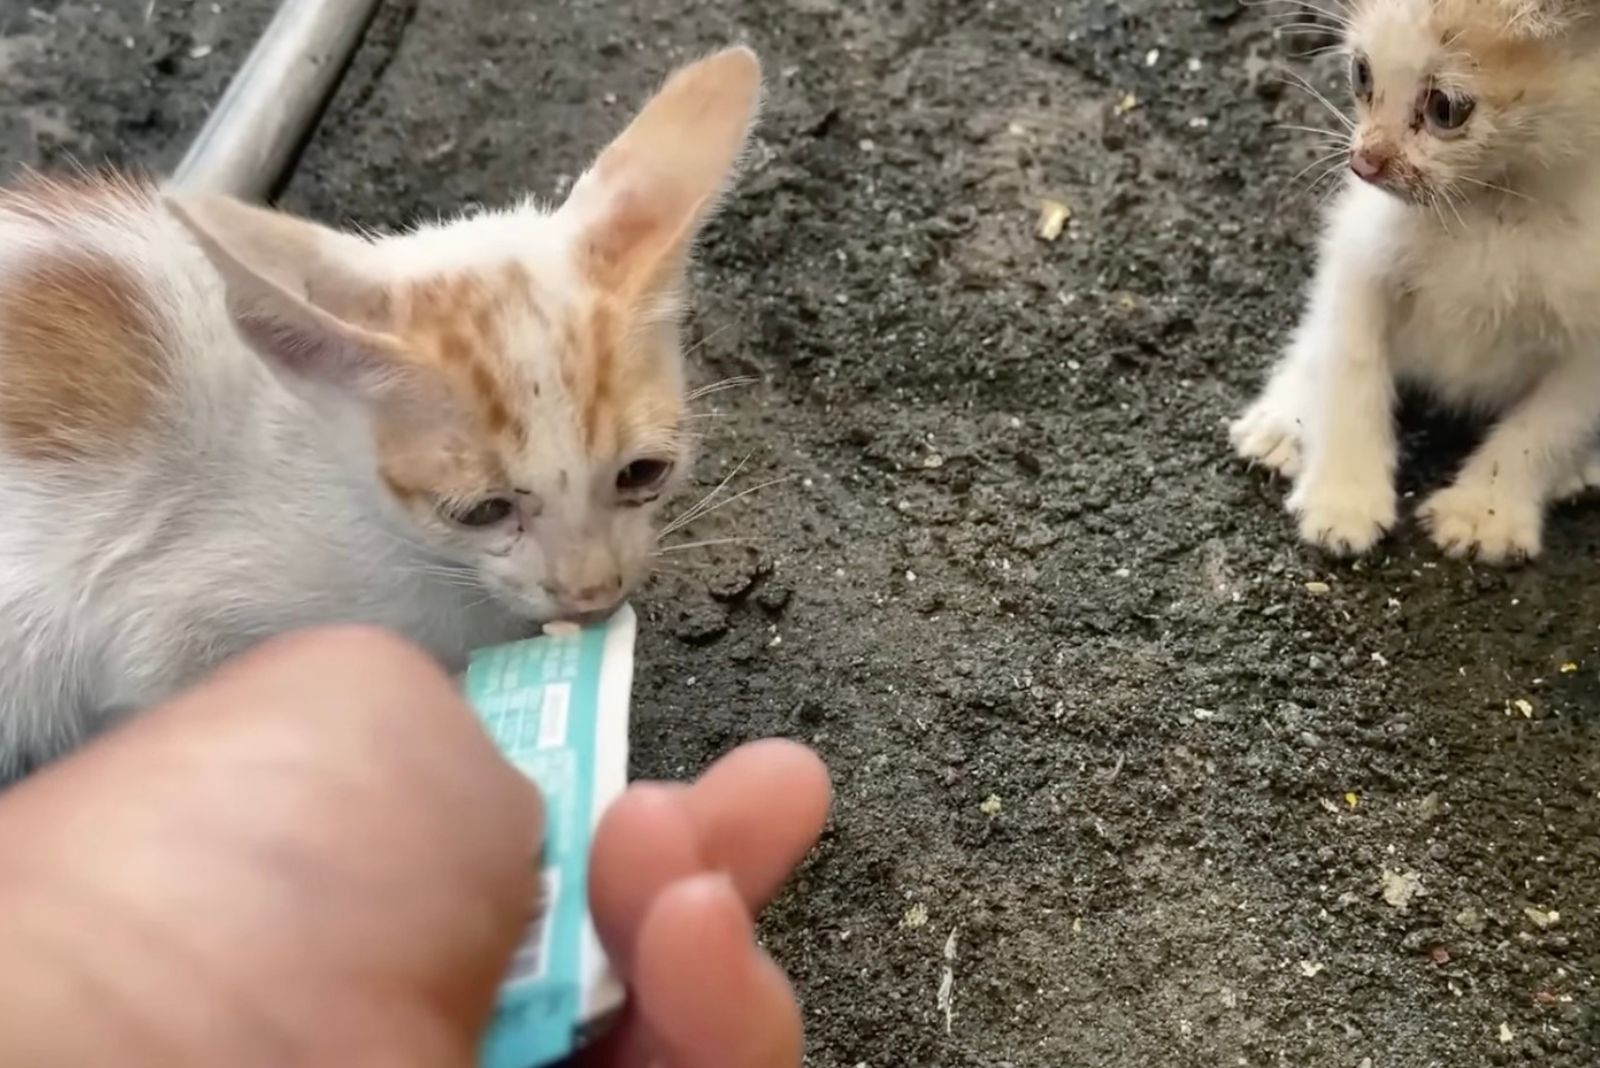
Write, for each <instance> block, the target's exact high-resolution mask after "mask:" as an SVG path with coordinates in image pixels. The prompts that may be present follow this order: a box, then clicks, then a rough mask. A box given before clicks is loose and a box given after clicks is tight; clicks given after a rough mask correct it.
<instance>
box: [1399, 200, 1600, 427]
mask: <svg viewBox="0 0 1600 1068" xmlns="http://www.w3.org/2000/svg"><path fill="white" fill-rule="evenodd" d="M1590 232H1592V231H1591V229H1590V228H1587V227H1577V226H1574V227H1571V228H1568V229H1567V230H1565V231H1562V230H1560V229H1557V228H1554V227H1550V226H1539V227H1533V226H1526V225H1523V226H1504V225H1488V224H1485V225H1481V226H1472V227H1468V228H1458V229H1457V230H1455V231H1454V232H1442V231H1432V232H1429V233H1425V234H1422V235H1418V236H1417V237H1415V238H1414V240H1413V241H1412V242H1411V243H1410V244H1409V246H1408V247H1404V248H1403V250H1402V252H1401V255H1400V256H1399V258H1398V262H1397V264H1396V267H1397V272H1396V276H1395V280H1394V285H1395V291H1396V303H1395V306H1396V311H1397V314H1396V319H1395V326H1394V337H1393V340H1394V351H1395V359H1396V362H1397V365H1398V369H1399V371H1400V373H1401V374H1402V375H1403V376H1405V377H1408V378H1411V379H1413V380H1416V381H1418V382H1419V383H1420V384H1422V385H1423V386H1425V387H1426V388H1428V389H1430V390H1432V391H1434V392H1436V393H1438V394H1440V395H1441V396H1443V397H1445V398H1446V399H1447V400H1450V401H1452V402H1455V403H1460V404H1465V405H1470V406H1474V407H1489V408H1496V407H1500V406H1502V405H1504V404H1506V403H1509V402H1510V401H1511V400H1513V399H1514V398H1515V397H1517V396H1519V395H1521V394H1522V393H1523V392H1525V391H1526V390H1527V389H1528V388H1530V387H1531V385H1532V383H1533V382H1534V381H1536V380H1537V379H1538V377H1539V376H1540V375H1542V374H1543V373H1544V372H1545V371H1546V370H1547V369H1548V368H1549V367H1550V366H1551V364H1553V363H1554V362H1555V361H1557V360H1559V359H1562V358H1564V357H1565V356H1566V355H1567V354H1568V353H1569V352H1571V351H1572V350H1573V348H1574V346H1575V345H1578V344H1582V343H1583V340H1582V339H1584V338H1585V337H1592V336H1593V335H1594V334H1595V333H1597V331H1596V330H1595V325H1596V324H1597V323H1600V284H1597V281H1600V247H1597V246H1596V243H1595V242H1594V241H1593V240H1592V239H1591V238H1590V237H1589V233H1590Z"/></svg>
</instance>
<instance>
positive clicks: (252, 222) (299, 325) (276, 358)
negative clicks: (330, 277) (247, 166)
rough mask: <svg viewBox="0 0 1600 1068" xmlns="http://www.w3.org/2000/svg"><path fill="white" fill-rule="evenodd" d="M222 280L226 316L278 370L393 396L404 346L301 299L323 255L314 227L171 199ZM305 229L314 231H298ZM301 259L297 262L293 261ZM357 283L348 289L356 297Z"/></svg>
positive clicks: (221, 204) (244, 208)
mask: <svg viewBox="0 0 1600 1068" xmlns="http://www.w3.org/2000/svg"><path fill="white" fill-rule="evenodd" d="M166 204H167V208H168V210H169V211H171V212H172V215H173V217H174V218H176V219H177V220H178V221H179V222H181V223H183V225H184V226H185V228H187V229H188V231H189V232H190V234H191V235H192V236H193V237H194V239H195V242H196V243H197V244H198V245H199V246H200V249H201V251H203V252H204V253H205V255H206V258H207V259H208V260H210V261H211V265H212V266H213V267H215V268H216V270H217V273H218V274H219V275H220V276H221V278H222V284H223V290H224V293H225V296H226V300H227V306H228V313H229V315H230V316H231V317H232V318H233V321H234V324H235V326H237V327H238V330H239V333H240V336H242V337H243V338H244V339H245V341H247V342H248V343H249V344H250V346H251V347H252V348H254V349H255V350H256V351H257V352H259V353H260V354H261V355H262V356H263V357H265V358H266V359H267V360H268V362H269V363H270V364H271V365H272V366H273V367H275V368H276V369H277V370H279V371H282V372H286V373H288V374H289V375H290V376H292V377H293V378H296V379H301V380H306V381H313V382H320V383H322V384H325V385H330V386H335V387H338V388H341V389H345V390H348V391H351V392H355V393H358V394H361V395H363V396H365V397H368V398H371V399H377V398H378V397H380V396H381V395H383V394H384V393H386V392H388V391H390V390H392V389H393V388H394V387H395V386H396V385H397V384H399V379H400V378H401V377H403V373H404V372H405V370H406V361H405V359H404V346H403V345H402V344H401V342H400V341H399V340H398V339H397V338H394V337H392V336H390V335H388V334H382V333H377V332H375V331H372V330H368V329H365V328H363V327H361V326H358V325H356V324H354V323H349V322H346V321H345V320H343V319H341V318H339V317H338V316H337V315H335V314H333V313H332V312H329V311H327V310H324V309H323V308H322V307H319V306H318V305H316V304H314V303H312V302H311V301H310V300H308V299H306V298H304V297H302V296H300V293H303V292H310V291H312V288H313V287H312V286H311V284H309V282H308V280H307V279H306V278H305V271H306V270H307V269H312V268H314V267H315V265H316V264H317V263H318V260H319V259H320V258H325V252H324V250H322V249H319V248H316V247H314V245H315V242H316V241H317V239H318V238H319V237H320V234H318V233H317V231H319V230H321V228H320V227H314V226H313V225H312V224H310V223H301V222H300V221H299V220H294V219H290V218H288V217H286V216H275V213H272V212H267V211H263V210H262V209H259V208H251V207H249V206H248V205H244V204H238V203H237V202H229V201H223V200H222V199H221V198H215V197H207V198H203V201H202V202H201V203H200V204H199V205H196V204H195V203H194V202H192V201H188V200H182V199H178V198H168V199H167V202H166ZM298 226H304V227H305V228H306V230H307V231H309V232H299V233H297V232H296V231H295V228H296V227H298ZM297 256H298V258H296V257H297ZM353 286H354V282H353V281H352V280H346V281H345V282H344V288H345V289H346V290H348V291H352V292H353Z"/></svg>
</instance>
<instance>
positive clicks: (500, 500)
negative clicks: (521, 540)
mask: <svg viewBox="0 0 1600 1068" xmlns="http://www.w3.org/2000/svg"><path fill="white" fill-rule="evenodd" d="M514 507H515V506H514V505H513V504H512V503H511V502H510V501H509V500H507V499H506V498H504V497H485V498H484V499H483V500H481V501H479V502H478V503H477V504H474V505H472V506H471V507H469V508H465V509H463V510H461V511H459V512H452V513H451V514H450V518H451V519H454V520H455V521H456V522H457V523H460V524H461V525H462V526H464V527H492V526H494V525H495V524H496V523H500V522H504V521H505V520H506V519H507V518H508V517H509V516H510V515H511V512H512V510H513V508H514Z"/></svg>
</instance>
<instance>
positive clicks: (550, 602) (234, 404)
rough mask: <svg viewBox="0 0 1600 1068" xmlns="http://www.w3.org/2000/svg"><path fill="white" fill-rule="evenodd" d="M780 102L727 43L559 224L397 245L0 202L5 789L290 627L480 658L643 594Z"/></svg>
mask: <svg viewBox="0 0 1600 1068" xmlns="http://www.w3.org/2000/svg"><path fill="white" fill-rule="evenodd" d="M759 95H760V70H759V67H758V64H757V61H756V59H755V56H754V55H753V54H751V53H750V52H749V51H748V50H746V49H742V48H739V49H730V50H727V51H724V52H721V53H718V54H717V55H715V56H712V57H710V58H708V59H706V60H703V61H701V62H700V63H697V64H694V65H692V66H690V67H687V68H686V69H684V70H682V71H680V72H679V73H677V74H676V75H674V76H673V77H672V78H671V79H670V80H669V81H668V82H667V83H666V85H665V86H664V87H663V89H662V90H661V92H660V93H659V94H658V95H657V96H656V97H655V98H654V99H653V100H651V102H650V103H649V104H648V105H647V106H646V107H645V109H644V110H643V111H642V112H641V113H640V115H639V116H638V117H637V118H636V119H635V120H634V122H633V123H632V124H631V125H630V126H629V127H628V129H627V130H626V131H625V132H624V133H623V134H622V135H621V136H620V137H619V138H618V139H617V140H616V141H615V142H614V143H613V144H612V145H611V146H610V147H609V148H607V149H606V151H605V152H604V153H603V154H602V155H601V156H600V157H599V159H598V161H597V162H596V163H595V165H594V167H593V168H592V169H591V170H590V171H589V172H588V173H587V174H585V175H584V176H583V178H581V179H580V180H579V181H578V183H577V184H576V186H575V187H574V188H573V190H572V194H571V196H570V197H569V198H568V199H567V201H566V202H565V203H564V204H563V205H562V206H561V208H560V209H559V210H556V211H554V212H546V211H543V210H540V209H539V208H537V207H534V206H533V205H531V204H525V205H522V206H519V207H517V208H514V209H512V210H508V211H503V212H492V213H485V214H480V215H476V216H472V217H469V218H463V219H460V220H456V221H451V222H446V223H441V224H439V225H437V226H429V227H425V228H422V229H419V230H417V231H415V232H412V233H407V234H402V235H397V236H388V237H378V238H368V237H364V236H359V237H358V236H354V235H350V234H344V233H338V232H335V231H332V230H328V229H324V228H322V227H319V226H316V225H314V224H312V223H309V222H305V221H302V220H300V219H295V218H291V217H289V216H287V215H282V214H278V213H274V212H269V211H266V210H263V209H258V208H253V207H249V206H246V205H243V204H240V203H237V202H234V201H230V200H226V199H219V198H210V197H205V198H198V197H187V196H183V195H181V194H177V193H172V194H169V195H163V194H162V193H161V192H160V191H159V190H157V189H154V188H151V187H146V186H143V185H140V184H138V183H135V182H131V181H120V180H110V179H100V180H84V181H77V182H73V183H52V182H46V181H42V180H34V181H31V182H27V183H24V184H23V185H21V186H20V187H18V188H16V189H14V190H10V191H5V192H0V517H3V519H0V620H4V621H5V625H4V627H3V628H0V774H4V773H8V772H13V771H15V770H16V769H17V768H18V767H20V766H22V765H24V764H26V763H27V762H29V761H32V760H36V759H40V758H45V757H48V756H50V755H52V754H54V753H56V752H59V751H60V750H61V749H63V748H65V747H66V746H68V745H70V744H72V743H73V742H74V741H75V740H76V739H78V738H79V737H81V736H82V735H83V734H84V733H85V732H88V731H91V730H93V729H95V728H96V727H98V726H99V725H100V723H101V721H102V720H103V719H104V718H105V717H107V716H108V715H109V714H110V712H111V710H120V709H129V708H138V707H143V706H145V705H147V704H149V703H151V702H153V701H157V700H159V699H161V698H163V697H164V696H166V695H168V694H170V693H171V692H172V691H173V690H174V689H176V688H178V687H181V686H183V685H184V684H186V683H188V682H191V681H193V680H194V679H195V678H196V676H198V675H200V674H201V673H203V672H204V671H206V670H207V669H208V668H210V667H211V666H213V665H214V664H216V663H217V662H218V661H219V660H220V659H222V658H224V657H226V656H228V655H230V654H232V653H235V652H237V651H239V650H240V649H242V648H244V647H246V646H248V645H250V644H251V643H253V642H255V641H257V640H259V639H262V638H264V637H267V636H270V635H273V634H276V633H278V632H281V631H284V630H286V629H289V628H293V627H297V626H302V625H308V624H318V623H329V622H342V621H348V622H362V623H373V624H380V625H384V626H387V627H390V628H393V629H396V630H398V631H400V632H401V633H404V634H406V635H408V636H410V637H411V638H413V639H415V640H417V641H419V642H421V643H423V644H424V645H426V646H428V647H429V648H430V649H432V650H433V651H434V652H435V653H436V654H438V655H439V656H440V657H441V658H443V659H444V660H446V661H447V662H450V663H460V662H461V661H462V660H463V658H464V655H465V653H466V651H467V650H468V649H469V648H470V647H472V646H474V645H476V644H480V643H484V642H491V641H497V640H503V639H506V638H510V637H513V636H516V635H518V634H520V633H525V632H526V631H527V630H529V629H530V628H531V625H532V623H533V622H535V621H544V620H549V619H552V618H558V617H563V618H566V617H575V616H583V615H587V614H591V613H596V612H603V611H607V610H609V609H610V608H612V607H613V606H614V605H616V604H617V603H618V602H619V601H620V600H621V599H622V598H623V597H624V596H625V595H626V594H627V593H628V592H629V591H630V590H631V589H632V588H633V587H634V586H635V585H636V584H637V583H638V582H639V581H640V579H641V578H642V577H643V576H644V575H645V574H646V573H647V571H648V569H649V566H650V564H651V562H652V560H653V558H654V555H655V550H656V530H655V522H654V519H655V516H656V512H657V509H658V508H659V505H660V502H661V501H662V500H663V498H664V497H665V496H666V495H667V494H668V493H669V492H670V491H671V490H672V489H673V488H674V487H675V486H676V485H677V483H678V481H679V477H680V474H681V472H682V471H683V469H684V467H685V466H686V463H687V460H688V456H687V450H688V442H689V435H688V433H687V432H686V430H685V426H684V421H683V419H684V375H683V368H682V351H681V347H680V342H679V331H678V321H679V312H680V310H681V307H682V288H683V283H684V276H685V271H686V266H687V257H688V255H689V252H690V246H691V244H692V242H693V239H694V237H695V235H696V233H697V231H698V230H699V229H700V227H701V225H702V224H703V223H704V222H705V220H706V217H707V215H708V213H709V211H710V209H711V208H712V207H713V206H714V204H715V202H716V200H717V198H718V195H719V194H720V193H721V191H722V189H723V187H724V186H725V184H726V183H727V181H728V179H729V177H730V175H731V173H732V171H733V169H734V167H735V164H736V161H737V159H738V157H739V155H740V154H741V152H742V150H743V147H744V145H745V141H746V137H747V134H748V130H749V128H750V125H751V123H752V121H753V119H754V115H755V111H756V108H757V106H758V101H759Z"/></svg>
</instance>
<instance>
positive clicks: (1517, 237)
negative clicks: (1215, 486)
mask: <svg viewBox="0 0 1600 1068" xmlns="http://www.w3.org/2000/svg"><path fill="white" fill-rule="evenodd" d="M1345 10H1346V11H1347V17H1346V18H1345V19H1344V22H1345V31H1346V40H1345V46H1346V49H1347V51H1348V54H1349V68H1350V83H1351V91H1352V94H1353V96H1354V98H1355V110H1356V121H1355V122H1353V123H1351V122H1349V121H1348V120H1343V117H1342V116H1341V119H1342V121H1344V122H1345V125H1346V126H1347V127H1348V139H1349V159H1350V170H1351V172H1352V173H1351V175H1350V176H1349V177H1348V178H1347V185H1346V187H1345V188H1344V190H1343V191H1342V193H1341V194H1340V196H1339V198H1338V200H1337V202H1336V204H1335V205H1334V207H1333V210H1332V213H1331V218H1330V219H1329V222H1328V226H1327V232H1326V234H1325V235H1324V238H1323V241H1322V246H1321V255H1320V260H1319V262H1318V266H1317V273H1316V279H1315V281H1314V283H1313V285H1312V288H1311V294H1310V300H1309V308H1308V310H1307V312H1306V314H1305V317H1304V319H1303V321H1302V322H1301V323H1300V326H1299V329H1298V330H1297V332H1296V334H1295V337H1294V339H1293V341H1292V343H1291V344H1290V346H1289V349H1288V352H1287V355H1286V356H1285V357H1284V358H1283V360H1282V361H1281V362H1280V364H1279V365H1278V367H1277V368H1276V370H1275V371H1274V372H1273V374H1272V376H1271V379H1270V381H1269V383H1268V385H1267V387H1266V390H1265V392H1264V393H1263V394H1262V396H1261V397H1260V399H1259V400H1257V401H1256V402H1255V404H1254V405H1253V406H1252V407H1251V408H1250V409H1249V410H1248V411H1246V412H1245V414H1244V415H1243V417H1241V418H1240V419H1239V420H1237V421H1236V422H1235V423H1234V424H1233V426H1232V428H1231V437H1232V440H1233V443H1234V446H1235V448H1236V449H1237V451H1238V453H1239V454H1240V455H1241V456H1243V457H1244V458H1246V459H1249V460H1252V461H1258V462H1260V463H1263V464H1265V465H1266V466H1268V467H1270V468H1272V469H1274V470H1275V471H1278V472H1280V473H1281V474H1284V475H1286V476H1289V477H1291V478H1292V479H1293V480H1294V489H1293V492H1292V493H1291V494H1290V496H1289V501H1288V506H1289V509H1290V511H1291V512H1293V513H1294V514H1295V515H1296V516H1297V517H1298V519H1299V529H1300V535H1301V537H1303V538H1304V539H1305V540H1306V541H1308V542H1311V543H1313V544H1315V545H1318V546H1320V547H1322V548H1324V549H1327V550H1330V551H1332V552H1335V553H1339V554H1355V553H1361V552H1364V551H1366V550H1367V549H1369V548H1371V547H1372V546H1373V544H1374V543H1376V542H1377V541H1378V540H1379V539H1380V538H1381V537H1382V536H1383V534H1384V533H1385V532H1386V531H1387V530H1389V528H1390V527H1392V526H1393V525H1394V523H1395V519H1396V502H1395V485H1394V478H1395V466H1396V461H1397V444H1396V435H1395V426H1394V419H1395V413H1394V408H1395V391H1396V385H1397V383H1405V384H1408V385H1415V386H1417V387H1420V388H1421V389H1423V390H1425V391H1426V392H1428V393H1430V394H1431V395H1432V396H1433V397H1435V398H1436V399H1438V400H1439V401H1441V402H1443V403H1445V404H1447V405H1450V406H1453V407H1455V408H1458V409H1464V410H1468V411H1473V412H1478V413H1481V414H1491V415H1497V416H1498V417H1499V419H1498V422H1497V423H1496V424H1495V425H1494V426H1493V428H1492V430H1491V432H1490V433H1489V435H1488V437H1487V439H1486V440H1485V441H1484V442H1483V444H1482V446H1481V447H1480V448H1478V450H1477V451H1476V452H1474V453H1473V454H1472V455H1471V457H1470V458H1469V459H1468V460H1467V461H1466V463H1465V465H1464V466H1463V467H1462V469H1461V470H1460V472H1459V473H1458V474H1457V476H1456V478H1455V481H1454V483H1453V484H1452V485H1450V486H1449V487H1448V488H1445V489H1443V490H1440V491H1438V492H1436V493H1434V494H1433V495H1432V496H1431V497H1429V498H1428V499H1427V500H1426V501H1425V502H1424V503H1423V505H1422V506H1421V508H1420V509H1419V511H1418V517H1419V518H1420V519H1421V521H1422V522H1423V524H1424V525H1425V526H1426V528H1427V529H1428V531H1429V532H1430V534H1431V536H1432V538H1433V540H1434V542H1435V543H1437V544H1438V545H1439V546H1440V547H1441V548H1442V549H1444V550H1445V551H1446V552H1448V553H1449V554H1451V555H1453V556H1463V555H1469V554H1470V555H1474V556H1476V557H1477V558H1478V559H1480V560H1485V561H1490V562H1502V561H1511V560H1515V559H1519V558H1525V557H1532V556H1535V555H1537V554H1538V552H1539V549H1540V541H1541V533H1542V528H1543V524H1544V513H1545V509H1546V506H1547V505H1548V504H1549V503H1550V502H1551V501H1553V500H1556V499H1559V498H1560V497H1562V496H1565V495H1569V494H1572V493H1575V492H1578V491H1581V490H1582V489H1583V488H1584V486H1585V485H1587V484H1597V483H1600V477H1597V476H1600V462H1597V457H1596V453H1595V451H1594V446H1595V439H1596V434H1597V432H1600V17H1597V16H1600V8H1595V7H1594V6H1593V5H1592V3H1589V2H1588V0H1350V2H1349V3H1348V4H1347V5H1346V8H1345ZM1340 136H1341V138H1342V137H1343V136H1344V135H1340Z"/></svg>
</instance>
